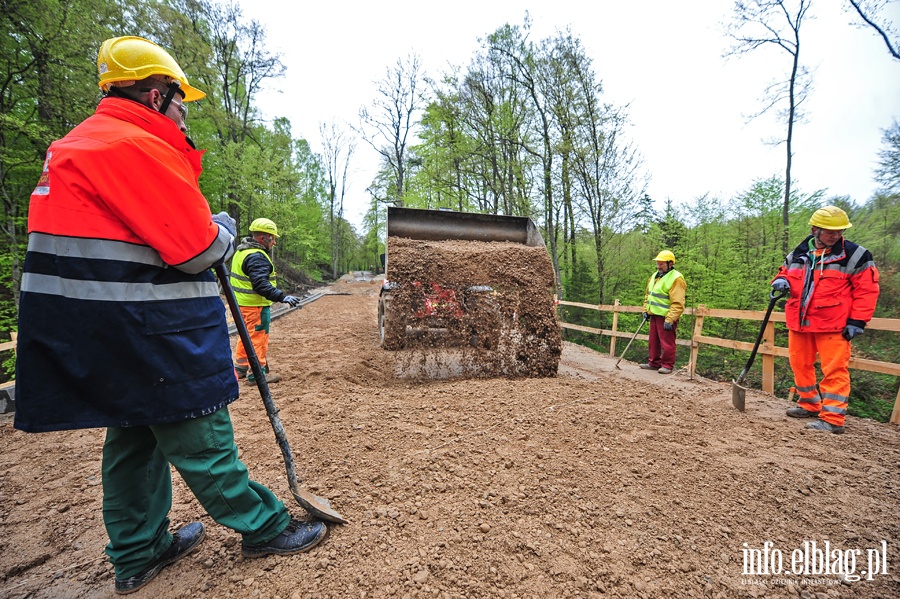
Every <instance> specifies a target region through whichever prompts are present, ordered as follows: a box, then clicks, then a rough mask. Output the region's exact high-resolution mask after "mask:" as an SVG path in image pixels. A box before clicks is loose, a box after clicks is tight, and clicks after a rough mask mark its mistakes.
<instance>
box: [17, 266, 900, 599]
mask: <svg viewBox="0 0 900 599" xmlns="http://www.w3.org/2000/svg"><path fill="white" fill-rule="evenodd" d="M368 285H370V284H369V283H368V282H365V283H363V282H360V283H358V286H360V287H362V288H363V289H368ZM376 308H377V297H376V296H375V295H371V294H368V293H360V294H353V295H336V294H335V295H325V296H323V297H322V298H320V299H318V300H316V301H315V302H313V303H311V304H309V305H307V306H305V307H304V308H303V309H302V310H296V311H293V312H291V313H289V314H288V315H286V316H284V317H283V318H280V319H278V320H276V321H275V322H274V323H273V325H272V343H271V349H270V352H269V357H270V360H271V363H272V366H273V368H274V370H275V371H277V372H278V373H280V374H282V375H283V376H284V379H283V381H282V382H280V383H278V384H276V385H273V386H272V394H273V397H274V399H275V403H276V404H277V405H278V407H279V408H280V410H281V412H280V416H281V419H282V421H283V423H284V425H285V428H286V431H287V435H288V439H289V440H290V442H291V446H292V448H293V450H294V458H295V460H296V466H297V471H298V474H300V476H301V477H302V478H303V483H302V484H303V485H304V486H305V487H306V488H308V489H310V490H312V491H313V492H315V493H316V494H318V495H321V496H323V497H326V498H328V499H329V500H331V502H332V504H333V505H334V507H335V508H336V509H337V510H338V511H339V512H340V513H341V514H342V515H344V516H345V517H347V518H348V520H349V524H347V525H342V526H330V527H329V528H330V533H329V537H328V538H326V540H325V542H324V543H323V544H321V545H320V546H319V547H317V548H315V549H314V550H312V551H311V552H309V553H306V554H300V555H296V556H291V557H282V558H275V557H269V558H264V559H260V560H244V559H242V558H241V556H240V538H239V536H238V535H237V534H235V533H234V532H232V531H230V530H228V529H225V528H223V527H221V526H219V525H217V524H216V523H215V522H213V521H212V520H211V519H210V518H209V517H208V516H207V515H205V513H204V512H203V509H202V508H201V507H200V506H199V505H198V503H197V502H196V500H195V499H194V498H193V496H192V495H191V493H190V492H189V491H188V490H187V489H186V488H185V485H184V484H183V482H182V481H181V479H180V477H179V476H178V475H177V473H176V474H174V476H173V479H174V480H173V483H174V503H173V506H172V511H171V518H172V526H173V527H175V526H180V525H181V524H184V523H186V522H190V521H194V520H201V521H203V522H204V523H205V524H206V525H207V528H208V535H207V538H206V539H205V540H204V541H203V543H202V544H201V545H200V546H199V548H198V550H197V552H196V553H194V554H192V555H190V556H189V557H187V558H185V559H184V560H183V561H182V562H179V563H177V564H174V565H172V566H169V567H167V568H166V569H164V570H163V571H162V572H161V573H160V575H159V577H158V578H157V579H156V580H154V581H153V582H152V583H151V584H150V585H149V586H148V587H147V589H146V590H144V591H140V592H138V593H136V594H135V595H134V597H135V598H136V599H141V597H154V598H157V599H175V598H192V599H193V598H196V597H209V598H211V599H212V598H215V599H219V598H234V599H238V598H240V599H243V598H247V597H249V598H253V597H259V598H263V597H265V598H272V599H300V598H307V597H315V598H319V599H325V598H333V599H344V598H348V597H354V598H381V597H385V598H387V597H397V598H404V597H438V598H455V599H456V598H463V597H468V598H484V599H488V598H490V599H494V598H497V597H504V598H510V599H511V598H522V599H526V598H528V599H530V598H533V597H548V598H550V597H552V598H556V597H572V598H575V597H581V598H586V599H587V598H591V599H599V598H605V597H623V598H624V597H629V598H631V597H639V598H641V597H642V598H661V597H675V598H682V597H683V598H688V597H697V598H699V597H711V598H738V597H798V596H800V597H803V598H807V599H819V598H824V597H863V598H876V597H877V598H886V597H897V596H900V575H898V571H897V564H900V552H898V541H900V520H898V518H897V513H898V507H900V502H898V499H900V488H898V485H897V464H898V463H900V431H898V429H897V427H894V426H891V425H886V424H879V423H875V422H872V421H867V420H860V419H856V418H850V419H849V421H848V425H847V430H848V433H847V434H845V435H843V436H838V435H828V434H825V433H814V432H807V431H805V430H804V429H803V425H804V424H805V422H803V421H797V420H792V419H789V418H787V417H785V415H784V410H785V408H786V407H787V406H788V404H787V403H786V402H785V401H783V400H779V399H777V398H774V397H771V396H768V395H765V394H762V393H759V392H753V391H751V392H750V393H748V396H747V412H745V413H743V414H742V413H739V412H737V411H736V410H734V409H733V408H732V407H731V403H730V402H731V400H730V397H731V395H730V387H729V386H728V385H719V384H715V383H710V382H707V381H703V380H699V379H698V380H694V381H690V380H687V378H686V376H685V374H684V373H683V372H677V373H676V374H674V375H671V376H662V375H659V374H657V373H655V372H648V371H642V370H640V369H638V368H637V366H636V365H635V364H629V363H627V362H623V363H622V366H623V368H624V369H623V370H622V371H617V370H616V369H615V368H614V367H613V364H614V363H615V360H614V359H609V358H605V357H603V356H602V355H600V354H597V353H595V352H592V351H590V350H586V349H584V348H581V347H578V346H574V345H571V344H564V347H563V353H562V360H561V362H560V368H559V375H558V376H557V377H553V378H485V379H477V380H454V381H430V382H416V381H409V380H401V379H398V378H397V377H396V376H395V374H394V372H393V368H394V362H393V360H392V359H391V356H392V355H393V354H394V353H395V352H386V351H383V350H381V349H379V348H378V335H377V331H376V328H375V322H376ZM241 388H242V395H243V397H242V399H241V400H240V401H238V402H236V403H235V404H233V406H232V408H231V413H232V418H233V420H234V423H235V429H236V435H237V443H238V445H239V447H240V449H241V457H242V459H243V460H244V461H245V463H246V464H247V466H248V468H249V470H250V474H251V476H252V477H253V478H254V479H255V480H258V481H260V482H262V483H264V484H266V485H268V486H270V487H271V488H272V489H273V490H274V491H275V492H276V493H277V494H278V495H279V496H280V497H281V498H282V499H283V500H284V501H285V502H286V503H287V504H288V506H289V507H290V509H291V511H292V512H293V513H295V514H297V515H300V514H302V511H301V509H300V508H299V506H297V505H296V504H294V502H293V499H292V497H291V495H290V492H289V490H288V485H287V481H286V479H285V473H284V465H283V463H282V461H281V456H280V453H279V450H278V447H277V444H276V441H275V437H274V434H273V433H272V429H271V427H270V426H269V422H268V419H267V417H266V414H265V410H264V408H263V405H262V401H261V399H260V397H259V394H258V392H256V390H255V389H254V388H253V387H250V386H248V385H246V384H242V387H241ZM0 418H2V420H0V447H2V460H0V597H4V598H6V597H9V598H11V599H23V598H25V597H29V598H38V599H49V598H54V599H55V598H59V597H68V598H91V599H94V598H105V597H113V596H115V595H114V594H113V590H112V587H113V581H112V570H111V567H110V566H109V564H108V563H107V561H106V558H105V556H104V554H103V548H104V546H105V544H106V542H107V540H106V535H105V531H104V528H103V523H102V518H101V502H102V491H101V486H100V448H101V446H102V443H103V435H104V433H103V431H101V430H86V431H71V432H60V433H45V434H40V435H28V434H25V433H21V432H16V431H13V429H12V421H11V417H10V415H4V416H2V417H0ZM826 542H828V543H829V546H830V548H831V551H832V552H834V551H835V550H836V549H840V550H841V551H842V552H843V553H841V556H843V557H842V558H841V559H842V560H844V557H846V556H849V555H851V554H850V553H846V552H852V551H856V550H859V551H860V552H861V553H860V556H859V558H858V560H857V563H856V573H857V574H859V571H860V570H866V569H867V568H869V566H868V562H867V557H868V556H869V555H875V554H874V553H873V554H869V553H868V551H869V550H874V551H876V552H880V551H881V549H882V548H884V554H883V555H884V556H885V557H886V565H887V573H886V574H883V573H882V571H881V570H880V569H878V572H877V573H876V574H872V575H871V578H872V579H871V580H869V579H868V578H869V576H868V575H863V576H862V579H861V580H858V581H856V582H847V583H842V582H841V580H840V578H841V577H839V576H835V575H816V574H813V573H812V570H810V573H809V574H807V575H795V574H791V573H782V574H780V575H777V576H775V575H771V574H770V575H764V574H748V573H745V570H746V565H745V564H746V560H747V557H746V556H748V555H762V551H763V548H764V547H767V548H768V553H767V554H766V555H767V556H769V558H770V559H767V560H766V561H767V563H768V562H769V561H773V563H774V557H773V556H775V555H777V554H776V553H775V550H776V549H777V550H778V552H779V554H781V555H782V556H783V566H784V567H790V565H791V563H790V559H791V553H792V552H793V551H795V550H799V551H803V550H804V548H806V549H807V553H812V551H811V550H812V549H815V548H818V549H819V550H820V551H821V550H822V549H823V548H824V544H825V543H826ZM812 543H815V546H813V545H812ZM882 543H884V544H882ZM750 550H754V551H757V552H758V554H752V553H750ZM878 554H879V555H881V553H878ZM843 563H847V562H846V560H844V562H843Z"/></svg>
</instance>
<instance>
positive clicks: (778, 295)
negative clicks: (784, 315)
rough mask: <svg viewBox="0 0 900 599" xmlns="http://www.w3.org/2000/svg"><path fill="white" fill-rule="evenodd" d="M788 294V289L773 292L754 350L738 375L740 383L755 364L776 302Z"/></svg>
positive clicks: (738, 382)
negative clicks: (757, 352)
mask: <svg viewBox="0 0 900 599" xmlns="http://www.w3.org/2000/svg"><path fill="white" fill-rule="evenodd" d="M786 295H787V291H778V292H775V293H773V294H772V298H771V299H770V300H769V307H768V308H767V309H766V315H765V317H763V321H762V326H760V327H759V334H758V335H757V336H756V343H754V344H753V351H751V352H750V358H749V359H748V360H747V365H746V366H744V370H743V371H742V372H741V376H739V377H738V380H737V384H738V385H740V384H741V383H743V382H744V377H746V376H747V373H748V372H750V367H751V366H753V361H754V360H756V351H757V350H758V349H759V344H760V342H761V341H762V338H763V334H765V332H766V325H767V324H769V317H770V316H772V310H773V309H774V308H775V302H777V301H778V300H780V299H781V298H783V297H784V296H786Z"/></svg>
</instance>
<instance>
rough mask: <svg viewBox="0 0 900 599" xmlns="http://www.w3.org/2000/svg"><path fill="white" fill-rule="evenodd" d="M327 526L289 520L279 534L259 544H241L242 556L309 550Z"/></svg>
mask: <svg viewBox="0 0 900 599" xmlns="http://www.w3.org/2000/svg"><path fill="white" fill-rule="evenodd" d="M326 532H328V528H327V527H326V526H325V523H324V522H319V521H312V522H304V521H302V520H291V522H290V523H289V524H288V525H287V528H285V529H284V530H283V531H282V533H281V534H280V535H278V536H277V537H275V538H274V539H272V540H271V541H269V542H268V543H262V544H260V545H248V544H247V543H243V544H242V545H241V554H242V555H243V556H244V557H263V556H266V555H292V554H294V553H303V552H304V551H309V550H310V549H312V548H313V547H315V546H316V545H318V544H319V543H320V542H321V541H322V539H324V538H325V533H326Z"/></svg>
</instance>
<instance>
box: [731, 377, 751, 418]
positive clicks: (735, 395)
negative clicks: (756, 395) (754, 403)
mask: <svg viewBox="0 0 900 599" xmlns="http://www.w3.org/2000/svg"><path fill="white" fill-rule="evenodd" d="M746 395H747V387H742V386H741V385H739V384H738V382H737V381H735V380H734V379H732V381H731V405H733V406H734V407H736V408H737V409H738V410H739V411H741V412H743V411H744V400H745V398H746Z"/></svg>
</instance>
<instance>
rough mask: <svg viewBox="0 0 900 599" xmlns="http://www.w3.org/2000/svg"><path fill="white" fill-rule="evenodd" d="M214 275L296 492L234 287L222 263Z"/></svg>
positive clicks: (285, 442)
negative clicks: (245, 352) (222, 293)
mask: <svg viewBox="0 0 900 599" xmlns="http://www.w3.org/2000/svg"><path fill="white" fill-rule="evenodd" d="M215 271H216V276H217V277H218V278H219V282H220V283H221V284H222V290H223V291H224V292H225V300H226V301H227V302H228V308H229V309H230V310H231V315H232V316H233V317H234V325H235V327H236V328H237V332H238V336H239V337H240V338H241V343H243V344H244V349H245V350H246V351H247V359H248V360H249V361H250V369H251V370H252V371H253V376H254V378H256V386H257V387H259V394H260V395H261V396H262V400H263V403H264V404H265V406H266V414H268V416H269V422H270V423H271V424H272V430H273V431H275V438H276V439H277V440H278V447H279V448H280V449H281V455H282V457H283V458H284V467H285V469H286V470H287V477H288V485H289V486H290V488H291V492H294V493H296V489H297V473H296V470H295V469H294V457H293V455H292V454H291V446H290V445H288V440H287V435H286V434H285V432H284V425H283V424H282V423H281V418H280V417H279V416H278V408H276V407H275V401H274V400H273V399H272V392H271V391H269V383H268V382H266V373H265V371H264V370H263V369H262V366H261V365H260V363H259V357H258V356H257V355H256V350H255V349H254V348H253V342H252V341H251V340H250V331H248V330H247V323H245V322H244V317H243V316H242V315H241V308H240V306H238V303H237V298H236V297H235V295H234V289H232V287H231V281H230V280H229V278H228V271H227V270H226V269H225V265H224V264H219V265H217V266H216V267H215Z"/></svg>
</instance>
